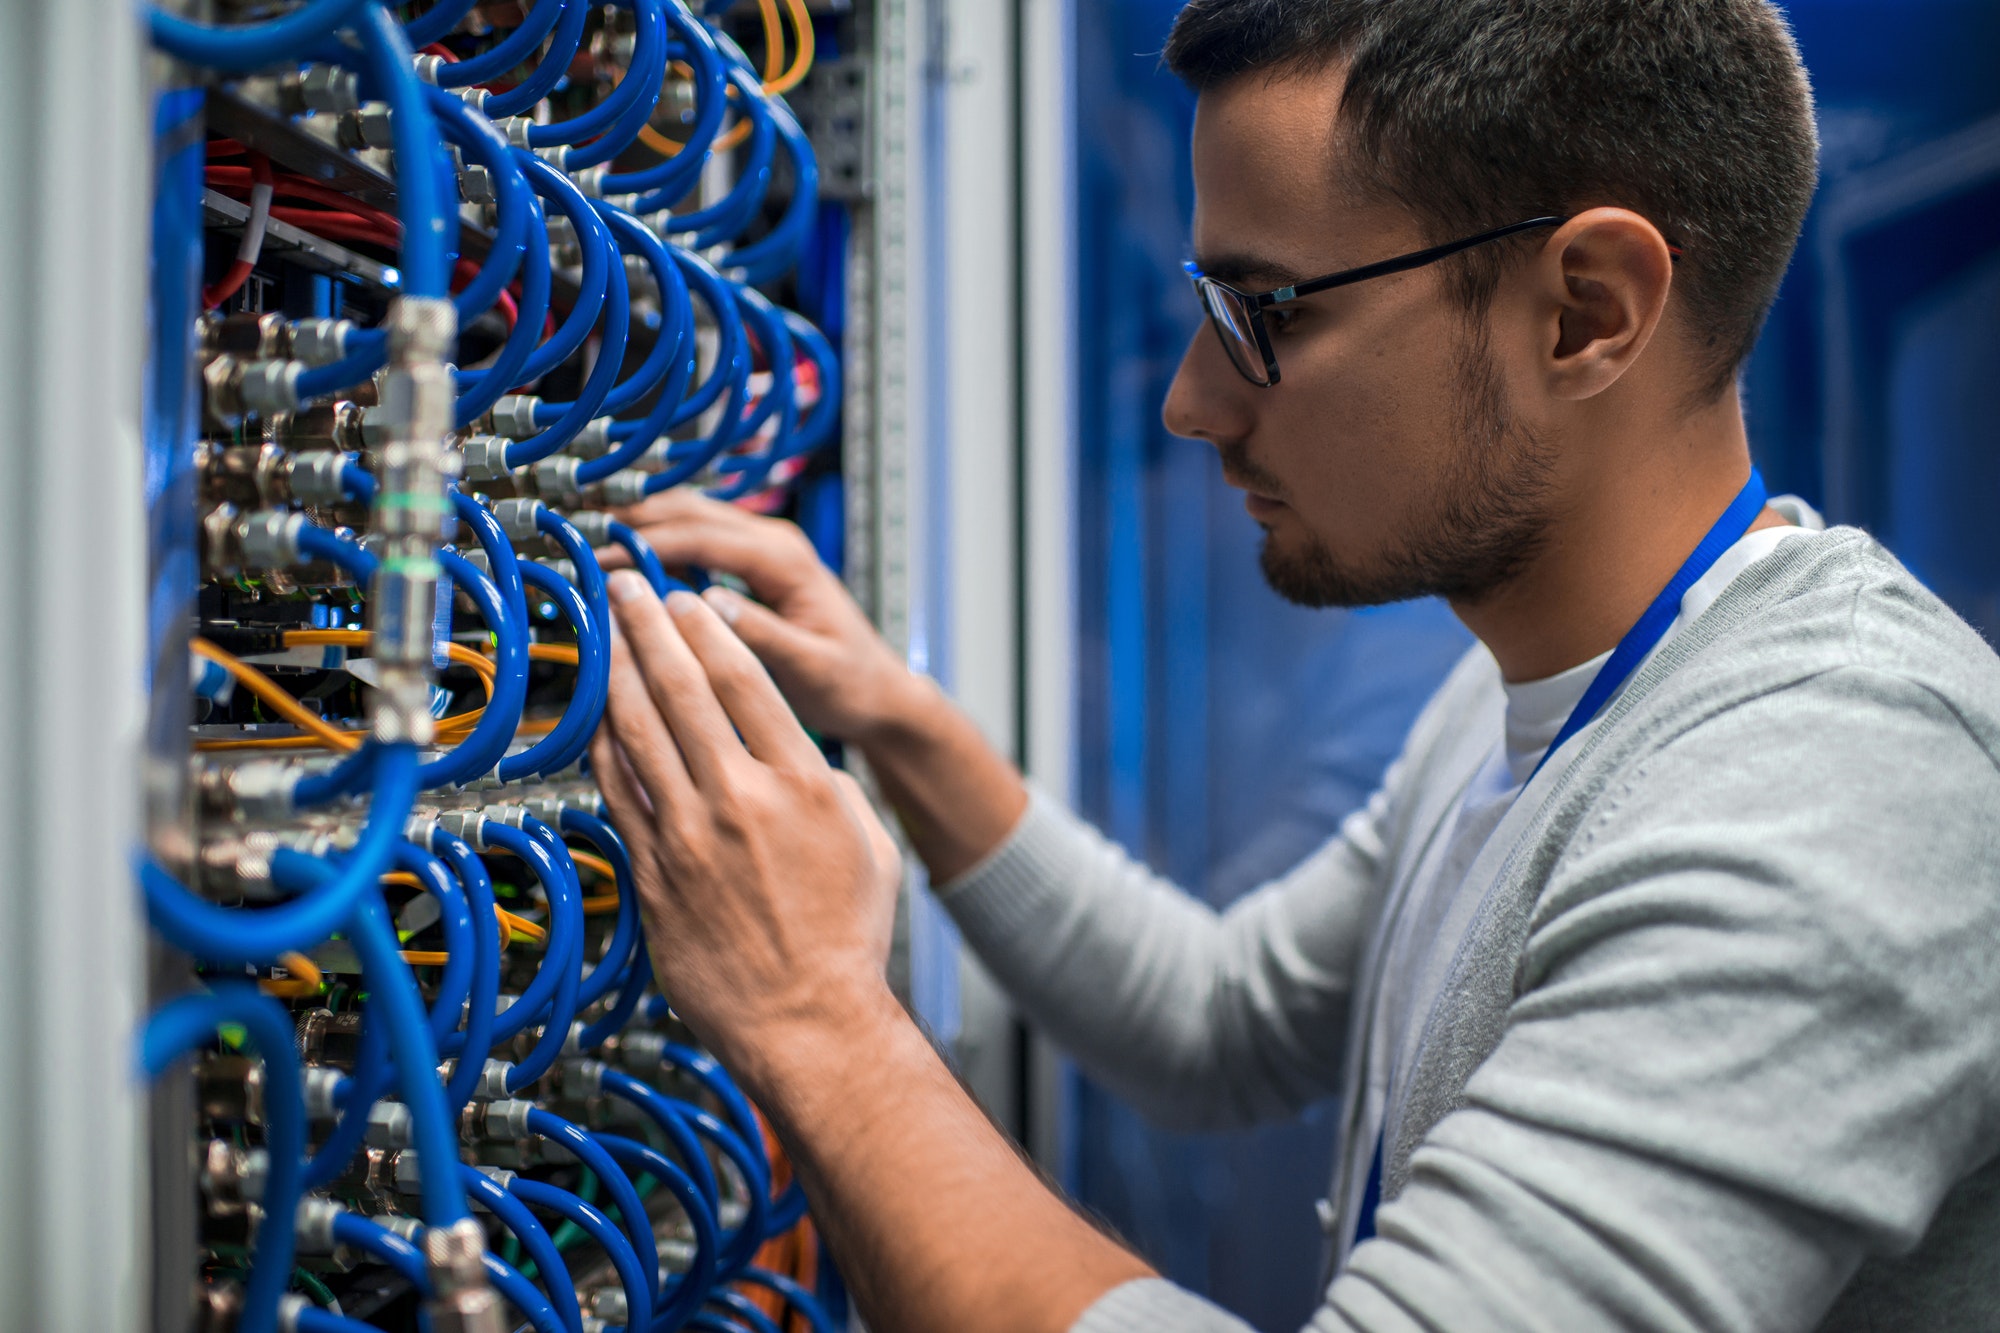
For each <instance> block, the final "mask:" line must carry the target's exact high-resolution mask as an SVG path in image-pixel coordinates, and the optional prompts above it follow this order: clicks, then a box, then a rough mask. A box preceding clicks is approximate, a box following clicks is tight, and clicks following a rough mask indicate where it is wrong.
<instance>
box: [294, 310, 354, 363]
mask: <svg viewBox="0 0 2000 1333" xmlns="http://www.w3.org/2000/svg"><path fill="white" fill-rule="evenodd" d="M353 332H354V324H353V322H352V321H351V320H345V319H300V320H294V321H293V322H292V326H291V349H292V355H293V356H294V357H295V358H297V359H298V360H300V361H302V362H304V363H305V364H306V365H309V366H326V365H331V364H333V363H334V362H335V361H338V360H340V358H342V357H343V356H346V355H347V339H348V336H349V335H350V334H352V333H353Z"/></svg>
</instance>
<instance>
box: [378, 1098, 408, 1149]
mask: <svg viewBox="0 0 2000 1333" xmlns="http://www.w3.org/2000/svg"><path fill="white" fill-rule="evenodd" d="M415 1138H416V1124H415V1122H414V1121H413V1120H412V1119H411V1117H410V1108H409V1107H407V1106H405V1105H403V1103H401V1102H389V1101H382V1102H376V1103H375V1104H374V1105H373V1106H371V1107H369V1108H368V1130H367V1138H366V1142H367V1144H368V1146H369V1147H371V1148H407V1147H409V1146H410V1144H411V1143H412V1142H414V1141H415Z"/></svg>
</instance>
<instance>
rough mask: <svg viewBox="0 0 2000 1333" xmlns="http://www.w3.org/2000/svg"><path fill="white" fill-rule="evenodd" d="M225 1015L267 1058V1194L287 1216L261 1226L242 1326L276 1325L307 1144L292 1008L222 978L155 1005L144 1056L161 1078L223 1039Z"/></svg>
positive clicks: (254, 1331) (258, 1330) (247, 1330)
mask: <svg viewBox="0 0 2000 1333" xmlns="http://www.w3.org/2000/svg"><path fill="white" fill-rule="evenodd" d="M223 1023H236V1024H239V1025H241V1026H242V1028H243V1031H244V1034H245V1035H246V1036H247V1037H248V1038H249V1039H250V1044H251V1046H253V1047H254V1048H255V1049H256V1051H257V1054H258V1056H259V1057H260V1058H261V1059H262V1060H263V1062H264V1146H265V1150H266V1152H267V1153H268V1155H269V1158H270V1165H269V1168H268V1170H267V1173H266V1175H265V1177H264V1195H263V1198H262V1200H261V1202H262V1204H263V1207H264V1209H265V1211H266V1213H267V1214H268V1215H270V1216H271V1217H273V1218H277V1219H279V1220H278V1221H277V1222H274V1223H272V1224H271V1225H267V1226H264V1227H260V1228H259V1229H258V1232H257V1247H256V1251H255V1253H253V1254H252V1255H251V1258H250V1278H249V1282H248V1283H247V1284H246V1286H245V1289H244V1295H243V1313H242V1316H241V1320H240V1322H239V1324H238V1328H239V1329H241V1330H242V1333H276V1329H277V1327H278V1301H279V1298H280V1297H282V1296H283V1295H284V1294H285V1288H286V1286H287V1285H288V1284H289V1283H290V1282H291V1280H292V1254H293V1251H294V1249H295V1248H296V1245H297V1236H296V1234H295V1232H294V1230H293V1227H292V1225H291V1219H292V1215H293V1214H294V1213H296V1212H297V1211H298V1203H299V1190H300V1181H299V1162H300V1158H301V1157H303V1156H304V1154H305V1146H306V1126H305V1105H304V1103H303V1101H302V1100H301V1098H300V1088H299V1058H298V1051H297V1048H296V1047H295V1046H294V1045H293V1036H292V1020H291V1017H290V1015H288V1014H287V1013H286V1012H285V1010H284V1008H283V1006H281V1005H279V1004H278V1003H277V1001H275V1000H272V999H270V998H269V997H267V996H264V995H260V994H258V992H257V988H256V987H255V986H254V985H252V984H250V983H248V982H244V981H218V982H216V983H214V988H213V989H212V990H210V991H209V992H208V993H207V994H204V995H184V996H181V997H180V998H179V999H175V1000H170V1001H168V1002H167V1003H166V1004H165V1005H163V1006H162V1007H160V1008H159V1009H157V1010H155V1011H154V1013H153V1015H152V1017H150V1018H149V1019H147V1020H146V1027H145V1031H144V1032H143V1033H142V1034H141V1035H140V1043H139V1048H140V1052H139V1053H140V1064H141V1067H142V1068H143V1069H144V1070H145V1072H146V1076H147V1077H148V1078H158V1077H159V1076H160V1075H161V1074H163V1073H165V1072H166V1070H167V1069H168V1068H169V1067H170V1066H171V1065H172V1064H173V1063H174V1061H176V1060H178V1059H180V1057H181V1056H182V1055H184V1054H185V1053H187V1052H188V1051H190V1050H193V1049H194V1048H196V1047H198V1046H202V1045H206V1044H207V1043H208V1042H211V1041H213V1040H215V1030H216V1028H217V1026H219V1025H220V1024H223Z"/></svg>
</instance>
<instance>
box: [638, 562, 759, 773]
mask: <svg viewBox="0 0 2000 1333" xmlns="http://www.w3.org/2000/svg"><path fill="white" fill-rule="evenodd" d="M609 590H610V593H611V614H612V616H613V618H615V619H616V620H617V622H618V629H619V635H618V637H617V638H616V639H614V641H613V644H612V658H611V680H612V688H611V694H612V699H613V701H614V702H615V701H616V700H617V698H618V696H619V693H620V682H621V675H620V670H619V665H620V662H619V654H620V650H621V648H622V649H623V651H624V653H625V673H626V674H625V675H624V676H623V677H622V679H623V681H624V693H625V696H626V704H625V707H626V710H627V713H628V714H629V713H630V712H631V711H632V710H633V708H634V701H635V699H650V700H651V701H652V706H653V709H654V710H656V715H657V717H658V718H659V719H661V720H663V721H664V722H665V724H666V729H667V731H668V732H670V733H671V735H672V738H673V741H674V742H675V744H676V745H677V746H678V747H679V753H680V758H681V759H682V760H683V761H685V764H686V770H685V771H686V773H687V774H688V775H689V776H690V777H692V778H693V779H694V784H695V785H696V786H699V787H704V788H711V789H712V788H714V787H716V786H718V785H720V784H721V783H723V782H724V781H726V780H727V778H728V776H729V770H730V767H731V765H732V764H736V763H740V762H741V761H742V759H743V758H744V757H745V756H744V751H743V744H742V742H740V741H738V740H737V739H736V730H735V728H734V727H733V726H731V725H730V720H729V715H728V714H727V713H726V712H724V711H723V707H722V703H721V701H720V700H718V699H717V698H716V694H715V690H714V688H713V687H712V686H711V685H710V684H709V678H708V673H707V672H706V671H704V670H703V669H702V664H701V660H700V659H699V658H697V657H696V656H695V655H694V653H693V651H692V650H691V649H689V647H688V645H687V641H686V640H685V639H683V638H682V637H681V632H680V630H679V629H677V628H676V627H675V625H674V622H673V621H672V619H671V618H669V617H668V615H667V612H666V608H665V607H664V606H662V605H661V603H660V600H659V598H657V597H655V596H654V595H653V590H652V588H650V587H649V586H647V583H646V581H645V580H644V579H643V578H641V577H639V575H637V574H635V573H633V572H632V571H631V570H619V571H618V572H617V573H616V574H614V575H613V576H612V577H611V579H610V580H609ZM691 600H692V599H691ZM746 655H747V654H746ZM635 682H637V683H638V684H639V686H640V688H638V689H635V688H634V683H635ZM613 721H614V725H615V726H617V728H618V733H619V737H620V739H621V740H622V739H624V736H625V726H626V718H625V716H623V715H614V719H613ZM634 725H635V727H637V728H638V730H640V731H641V732H643V731H644V730H645V728H644V727H643V725H641V724H639V723H636V722H635V723H634ZM627 748H628V752H630V746H629V744H628V747H627ZM632 759H633V762H634V764H635V766H636V767H637V769H638V773H639V777H640V779H641V780H642V781H646V782H648V785H649V786H650V782H651V779H650V775H649V773H648V771H647V767H646V765H647V762H648V760H647V757H646V756H643V755H640V754H637V753H633V754H632ZM653 795H654V801H655V804H656V805H657V804H660V803H661V802H660V796H661V793H660V792H657V791H656V792H654V793H653ZM693 795H694V793H693V791H692V790H689V791H686V792H685V793H677V792H675V791H673V790H672V788H671V787H669V788H668V790H667V800H666V804H667V805H669V806H671V805H672V804H673V803H674V799H675V797H676V796H682V797H683V798H692V797H693Z"/></svg>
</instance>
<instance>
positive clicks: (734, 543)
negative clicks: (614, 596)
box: [600, 489, 922, 748]
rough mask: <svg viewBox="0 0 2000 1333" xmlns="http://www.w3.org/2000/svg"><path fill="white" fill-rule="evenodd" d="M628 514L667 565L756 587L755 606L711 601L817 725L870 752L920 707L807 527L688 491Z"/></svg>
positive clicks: (731, 599) (901, 669) (915, 684)
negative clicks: (693, 568) (694, 568)
mask: <svg viewBox="0 0 2000 1333" xmlns="http://www.w3.org/2000/svg"><path fill="white" fill-rule="evenodd" d="M619 517H621V518H622V519H624V521H625V522H627V523H629V524H631V525H632V526H633V527H635V528H637V529H638V530H639V533H640V535H641V536H643V537H644V538H645V539H646V540H647V542H649V543H650V544H651V545H652V547H653V550H654V551H656V552H657V553H658V554H659V557H660V560H661V562H662V563H663V564H666V565H668V566H675V565H699V566H701V567H703V568H705V569H710V570H715V571H717V572H720V573H725V574H731V575H734V576H735V577H737V578H739V579H742V580H743V581H744V583H746V584H747V585H749V588H750V591H751V593H752V594H753V595H754V596H755V597H756V598H757V601H755V602H753V601H751V600H749V599H748V598H745V597H742V596H739V595H738V594H736V593H735V592H732V591H730V590H729V589H727V588H721V587H714V588H710V589H709V590H708V592H707V593H705V594H704V596H706V597H707V599H708V604H709V605H710V606H712V607H714V608H715V611H716V613H717V614H718V615H720V616H721V617H722V618H723V619H724V620H725V621H727V622H728V623H729V624H730V625H731V626H733V627H734V628H735V630H736V633H737V635H738V637H740V638H741V639H742V640H743V642H744V643H746V644H748V645H749V646H750V650H751V651H752V652H754V653H756V654H757V656H758V657H759V658H761V659H762V660H763V662H764V666H765V667H766V668H767V669H768V670H769V671H770V673H771V677H772V679H773V680H775V681H776V682H777V683H778V688H779V689H781V690H782V691H784V694H785V697H786V699H787V700H789V701H790V703H791V705H792V708H793V709H794V710H795V711H796V712H797V713H798V715H799V720H800V721H802V722H804V723H805V724H806V725H807V726H808V727H811V728H813V729H814V730H815V731H818V732H821V733H823V734H824V735H826V736H829V737H831V738H833V739H835V740H841V741H849V742H852V743H854V744H857V745H861V746H863V747H864V748H865V747H866V746H867V745H868V743H869V742H870V741H871V740H872V739H874V738H875V737H876V735H877V734H878V733H880V732H881V731H883V730H884V729H886V728H888V727H890V726H893V725H894V724H895V723H896V721H897V720H898V718H899V717H904V716H906V715H907V713H908V712H909V710H910V709H911V708H913V707H914V706H916V705H917V703H918V699H917V693H918V691H919V690H920V688H921V684H922V683H921V682H919V681H918V680H917V678H916V677H915V676H914V675H913V674H912V673H911V671H910V670H909V668H908V667H906V666H905V665H904V664H903V662H902V661H901V660H900V659H899V658H898V657H897V656H896V654H895V652H894V650H892V649H891V648H890V647H889V645H888V644H887V643H885V642H883V640H882V637H881V636H880V635H879V634H877V633H876V632H875V627H874V626H873V625H871V624H869V623H868V617H867V616H866V615H865V614H863V612H862V610H861V607H860V606H859V605H857V604H856V602H855V600H854V598H853V597H851V596H850V595H849V594H848V591H847V589H846V587H845V586H844V585H842V583H841V582H840V580H839V579H838V578H837V577H835V575H834V573H833V571H832V570H830V569H828V568H827V567H826V566H825V565H824V564H822V563H821V562H820V558H819V554H818V552H816V551H815V550H813V546H812V543H811V542H810V541H808V540H807V538H806V535H805V534H804V533H803V532H801V531H800V530H799V529H798V527H797V525H795V524H792V523H787V522H785V521H784V520H782V519H775V518H762V517H759V516H758V515H756V514H752V513H750V512H748V511H747V510H743V509H739V508H737V507H736V506H735V505H730V504H724V503H722V502H721V501H719V500H711V499H709V498H707V497H706V496H703V495H700V494H697V493H695V492H694V491H692V490H688V489H676V490H671V491H667V492H664V493H663V494H660V495H656V496H653V497H651V498H649V499H647V500H646V501H645V502H644V503H642V504H638V505H634V506H633V507H632V508H630V509H627V510H625V511H624V512H623V513H621V514H620V515H619ZM600 554H601V555H602V557H603V559H604V563H605V566H606V567H607V568H611V567H615V566H617V565H621V564H624V565H629V564H630V563H631V561H630V559H629V558H628V557H627V556H626V555H625V553H624V551H622V550H620V549H618V548H616V547H612V548H610V549H609V550H606V551H603V552H601V553H600ZM759 603H761V605H759Z"/></svg>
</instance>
